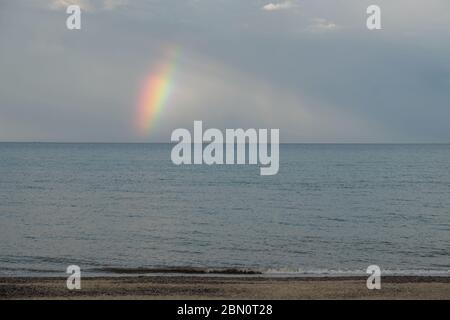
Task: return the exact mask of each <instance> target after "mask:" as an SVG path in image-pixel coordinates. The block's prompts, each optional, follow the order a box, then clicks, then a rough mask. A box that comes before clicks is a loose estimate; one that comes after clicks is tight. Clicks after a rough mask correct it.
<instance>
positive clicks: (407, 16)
mask: <svg viewBox="0 0 450 320" xmlns="http://www.w3.org/2000/svg"><path fill="white" fill-rule="evenodd" d="M71 3H76V4H79V5H80V6H81V8H82V29H81V30H79V31H69V30H67V28H66V18H67V16H68V15H67V14H66V12H65V10H66V7H67V5H68V4H71ZM374 3H375V4H378V5H379V6H380V7H381V10H382V17H381V18H382V28H383V29H382V30H377V31H369V30H367V28H366V18H367V14H366V8H367V7H368V6H369V5H370V4H374ZM167 48H178V50H179V56H178V58H177V60H176V64H174V67H175V72H174V74H173V77H172V81H171V82H172V92H171V94H170V96H169V97H168V99H167V101H166V103H165V105H164V107H163V110H162V112H161V114H160V115H159V117H158V118H157V119H156V121H155V122H154V125H153V127H152V128H151V130H150V131H148V132H146V133H143V132H139V131H138V130H136V126H135V117H136V109H137V105H138V100H139V94H140V93H139V92H140V88H141V87H142V83H143V82H144V81H145V79H146V78H148V76H149V75H150V74H151V73H152V72H153V71H154V70H155V66H157V65H158V64H160V63H164V62H167V61H165V59H167V53H166V52H167ZM194 120H203V121H204V126H205V127H217V128H220V129H224V128H239V127H243V128H279V129H280V136H281V140H282V141H284V142H450V1H448V0H427V1H425V0H395V1H392V0H370V1H366V0H333V1H331V0H298V1H295V0H292V1H276V0H272V1H271V0H266V1H265V0H246V1H244V0H185V1H183V0H147V1H144V0H142V1H140V0H128V1H127V0H109V1H108V0H77V1H75V0H74V1H70V0H0V141H62V142H66V141H67V142H168V141H170V134H171V132H172V130H174V129H175V128H179V127H184V128H192V125H193V121H194Z"/></svg>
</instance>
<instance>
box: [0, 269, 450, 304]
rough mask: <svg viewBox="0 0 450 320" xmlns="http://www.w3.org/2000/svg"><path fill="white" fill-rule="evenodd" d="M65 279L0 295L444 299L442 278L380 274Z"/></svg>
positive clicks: (448, 287)
mask: <svg viewBox="0 0 450 320" xmlns="http://www.w3.org/2000/svg"><path fill="white" fill-rule="evenodd" d="M66 280H67V278H65V277H0V300H4V299H45V300H46V299H137V300H143V299H153V300H154V299H172V300H179V299H189V300H196V299H224V300H234V299H261V300H266V299H267V300H272V299H274V300H276V299H288V300H296V299H420V300H428V299H444V300H449V299H450V277H448V276H384V277H382V280H381V290H368V289H367V287H366V280H367V277H358V276H333V277H270V278H269V277H258V276H251V277H249V276H245V275H243V276H233V275H225V276H223V275H214V276H204V275H203V276H202V275H194V276H193V275H185V276H179V275H177V276H167V275H164V276H161V275H152V276H133V275H129V276H108V277H105V276H100V277H83V278H82V279H81V290H73V291H71V290H68V289H67V287H66Z"/></svg>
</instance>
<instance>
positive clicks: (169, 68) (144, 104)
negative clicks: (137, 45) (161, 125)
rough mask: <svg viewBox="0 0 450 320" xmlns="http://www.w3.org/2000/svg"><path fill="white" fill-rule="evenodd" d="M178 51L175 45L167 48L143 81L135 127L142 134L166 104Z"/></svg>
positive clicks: (171, 87) (147, 130)
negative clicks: (162, 58)
mask: <svg viewBox="0 0 450 320" xmlns="http://www.w3.org/2000/svg"><path fill="white" fill-rule="evenodd" d="M179 51H180V50H179V49H178V48H177V47H174V48H170V49H169V50H167V54H166V56H165V59H164V61H163V62H162V63H159V64H157V65H155V66H154V67H153V68H152V72H151V73H150V75H149V76H148V77H147V78H146V80H145V81H144V85H143V86H142V88H141V91H140V95H139V100H138V106H137V112H136V128H137V130H138V132H139V133H140V134H142V135H145V134H147V133H148V132H149V131H150V129H151V128H152V127H153V124H154V123H155V122H156V120H157V119H158V117H159V115H160V114H161V112H162V110H163V109H164V106H165V105H166V104H167V101H168V99H169V97H170V94H171V92H172V89H173V84H174V73H175V69H176V66H177V62H178V57H179Z"/></svg>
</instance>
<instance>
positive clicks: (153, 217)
mask: <svg viewBox="0 0 450 320" xmlns="http://www.w3.org/2000/svg"><path fill="white" fill-rule="evenodd" d="M170 151H171V145H168V144H45V143H43V144H26V143H20V144H15V143H0V275H3V276H4V275H25V276H27V275H29V276H31V275H33V276H36V275H64V274H65V269H66V267H67V266H68V265H71V264H76V265H79V266H80V267H81V268H82V271H84V272H85V273H88V274H116V273H119V274H120V273H127V272H143V273H145V272H150V271H151V270H153V269H156V270H153V271H158V270H159V272H169V271H186V270H189V269H190V268H194V269H193V270H218V269H238V270H254V271H259V272H264V273H266V274H296V275H299V274H300V275H301V274H347V273H364V272H365V269H366V268H367V266H369V265H371V264H377V265H379V266H380V267H381V268H382V269H384V270H386V272H393V273H402V274H412V273H420V272H425V273H426V272H431V273H444V274H446V275H449V273H450V272H449V270H450V145H282V146H281V149H280V171H279V173H278V175H275V176H260V175H259V168H258V167H257V166H237V165H236V166H211V167H209V166H206V165H200V166H180V167H177V166H175V165H173V164H172V162H171V160H170Z"/></svg>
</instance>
